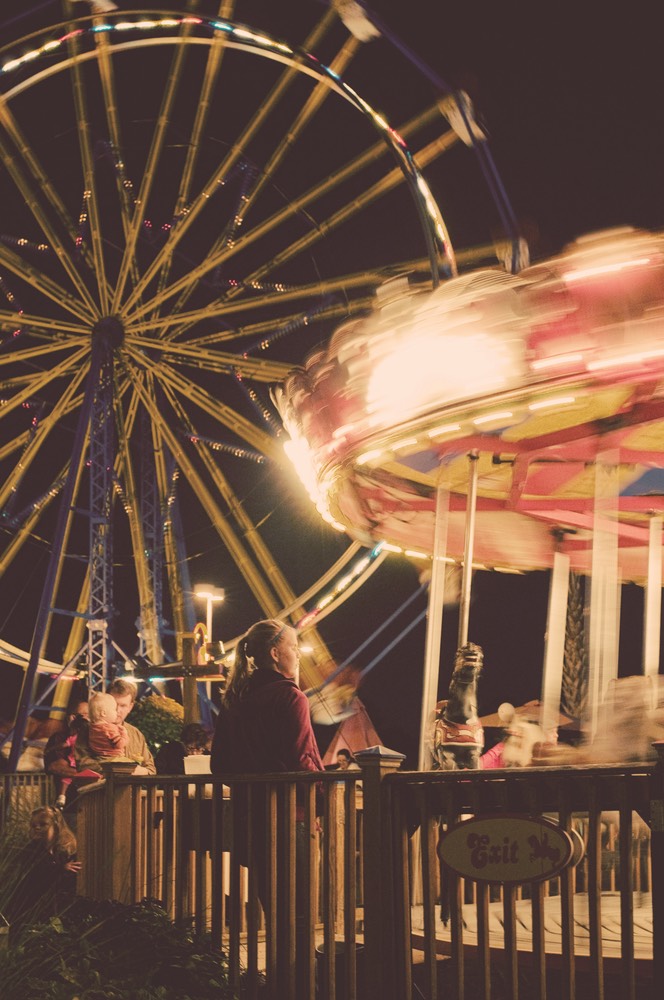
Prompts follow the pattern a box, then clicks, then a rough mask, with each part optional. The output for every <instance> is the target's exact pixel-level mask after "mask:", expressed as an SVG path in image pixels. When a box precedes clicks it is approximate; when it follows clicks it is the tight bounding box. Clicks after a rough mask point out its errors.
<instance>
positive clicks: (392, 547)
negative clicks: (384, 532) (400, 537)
mask: <svg viewBox="0 0 664 1000" xmlns="http://www.w3.org/2000/svg"><path fill="white" fill-rule="evenodd" d="M382 546H383V548H384V549H385V551H386V552H400V553H402V552H403V549H402V548H401V547H400V546H399V545H392V543H391V542H383V543H382Z"/></svg>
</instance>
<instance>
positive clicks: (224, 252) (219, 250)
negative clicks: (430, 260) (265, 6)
mask: <svg viewBox="0 0 664 1000" xmlns="http://www.w3.org/2000/svg"><path fill="white" fill-rule="evenodd" d="M439 117H440V110H439V108H438V106H437V105H432V106H431V107H430V108H428V109H427V110H426V111H425V112H422V113H421V114H419V115H416V116H415V117H414V118H412V119H411V120H410V121H409V122H408V123H407V124H406V125H405V126H404V127H403V128H402V129H400V130H399V134H400V135H402V136H403V137H404V138H406V137H408V136H409V135H411V134H415V133H416V132H418V131H419V130H420V129H422V128H424V127H425V126H426V125H428V124H429V123H430V122H431V121H433V120H434V119H436V118H439ZM458 142H459V138H458V136H457V134H456V132H453V131H452V130H450V129H448V130H447V131H445V132H443V133H442V134H441V135H440V136H439V137H438V138H437V139H435V140H434V141H432V142H431V143H429V144H428V145H427V146H426V147H425V148H424V149H423V150H422V151H421V152H420V153H418V154H417V157H416V159H417V164H418V167H419V168H420V169H421V168H423V167H425V166H427V165H428V164H429V163H431V162H432V161H433V160H434V159H435V158H436V157H437V156H440V155H441V154H442V153H444V152H446V151H447V150H449V149H451V148H452V147H453V146H454V145H456V144H457V143H458ZM387 153H388V147H387V146H386V144H385V142H384V141H382V140H379V141H377V142H375V143H374V144H373V145H372V146H371V147H370V148H369V149H367V150H366V151H365V152H364V153H362V154H361V155H359V156H357V157H355V158H354V159H353V160H351V161H350V162H349V163H348V164H346V166H345V167H342V168H340V169H339V170H335V171H334V173H332V174H330V175H329V176H328V177H326V178H325V179H324V180H322V181H321V182H320V183H318V184H316V185H314V186H313V187H312V188H310V189H309V190H308V191H306V192H305V193H304V194H302V195H300V196H299V197H297V198H294V199H292V200H291V201H290V202H289V204H288V205H286V206H285V207H284V208H282V209H280V210H279V211H277V212H274V213H273V214H272V215H271V216H269V217H268V218H267V219H265V220H264V221H263V222H261V223H259V224H258V225H256V226H254V227H253V228H252V229H250V230H249V231H248V232H246V233H245V234H244V235H243V236H241V237H240V238H239V239H238V240H236V241H235V242H234V244H233V246H232V247H228V246H226V245H225V243H222V242H219V243H216V244H215V246H214V247H213V248H212V250H211V251H210V253H208V254H207V255H206V258H205V260H204V261H201V263H200V264H199V265H198V266H197V267H195V268H193V269H191V270H190V271H189V273H188V274H187V275H185V276H183V277H181V278H179V279H177V280H176V281H175V282H173V283H172V284H171V285H169V286H168V287H167V288H165V289H163V291H162V292H160V293H159V294H158V295H155V296H154V298H153V299H151V300H149V301H148V302H146V303H144V304H143V305H142V306H140V307H138V308H136V309H134V310H133V311H132V313H131V316H132V321H133V320H136V319H139V318H140V317H141V316H143V315H145V313H146V312H148V311H149V310H151V309H153V308H155V307H161V306H162V305H163V304H164V303H165V302H166V301H168V299H169V298H172V297H173V295H177V294H180V297H179V298H178V299H177V300H176V303H175V306H174V308H173V309H172V310H171V314H177V313H178V312H179V310H180V309H181V308H182V306H183V305H184V303H185V302H186V300H187V298H188V297H189V295H190V294H191V291H192V290H193V287H194V285H195V282H196V281H199V280H200V279H201V278H203V277H205V275H206V274H209V272H210V271H212V270H214V269H215V268H218V267H220V266H221V265H222V264H225V263H226V262H227V261H228V260H230V259H231V258H232V257H234V256H235V255H237V254H239V253H240V252H241V251H243V250H246V249H247V248H249V247H250V246H251V245H252V244H254V243H256V242H257V241H258V240H260V239H264V238H266V237H267V236H269V235H271V234H272V233H273V232H274V230H275V229H277V228H279V227H281V226H284V225H285V224H286V223H287V222H288V221H290V220H291V219H292V218H294V217H295V216H296V215H298V214H301V213H302V212H304V211H305V210H306V209H308V208H309V207H310V206H311V205H312V204H313V203H314V202H316V201H318V200H319V199H321V198H322V197H323V196H325V195H329V194H330V193H331V192H332V191H334V190H335V189H336V188H337V187H338V186H339V185H341V184H342V183H344V182H345V181H347V180H348V179H349V178H351V177H352V176H353V175H355V174H357V173H358V172H359V171H361V170H364V169H366V168H367V167H369V166H371V164H373V163H374V162H376V161H377V160H378V159H380V158H381V157H383V156H386V155H387ZM402 180H403V174H402V172H401V170H400V169H399V168H398V167H397V168H394V169H393V170H391V171H390V172H389V173H388V174H387V175H386V176H385V177H384V178H383V179H382V180H381V181H380V182H378V183H376V184H374V185H373V186H372V187H371V188H370V189H368V191H367V192H365V196H364V197H363V198H362V199H358V200H354V201H352V202H350V203H348V204H347V205H346V206H344V208H343V209H341V210H340V211H339V212H338V213H337V215H336V216H335V221H334V223H333V224H330V223H329V221H328V223H327V225H326V228H325V234H323V233H322V232H320V231H319V230H318V229H317V230H316V232H315V233H314V234H313V235H312V234H310V235H309V242H308V243H304V242H302V245H301V246H300V247H298V248H297V250H296V252H297V253H299V252H301V251H302V250H304V249H306V248H307V247H308V246H310V245H313V244H314V243H315V242H316V241H317V240H318V239H320V238H321V237H322V236H323V235H326V234H327V233H329V232H331V231H332V229H333V228H335V227H336V226H338V225H340V224H341V223H342V222H343V221H346V220H347V219H349V218H352V216H353V215H354V213H355V212H357V211H359V210H360V209H361V208H364V207H367V206H368V205H369V204H370V203H372V202H373V201H375V200H376V199H377V198H379V197H381V196H382V195H384V194H387V193H389V192H390V191H392V190H393V189H394V188H395V187H396V186H397V185H398V184H399V183H400V182H401V181H402ZM286 252H287V251H286ZM290 256H294V253H293V254H289V255H288V257H290ZM288 257H284V258H283V259H288ZM252 278H253V279H254V280H257V274H254V275H251V276H249V277H246V276H245V279H244V283H245V284H247V283H248V282H249V281H250V280H251V279H252ZM227 297H230V293H229V295H228V296H227Z"/></svg>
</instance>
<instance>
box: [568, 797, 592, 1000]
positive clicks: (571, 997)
mask: <svg viewBox="0 0 664 1000" xmlns="http://www.w3.org/2000/svg"><path fill="white" fill-rule="evenodd" d="M570 801H571V789H570V785H569V781H565V780H562V781H561V782H560V786H559V791H558V802H559V809H558V813H559V822H560V825H561V826H562V827H563V829H568V828H569V825H570V823H571V809H570ZM573 888H574V887H573V883H572V872H571V870H570V869H569V868H566V869H565V871H564V872H562V874H561V875H560V919H561V932H562V933H561V936H562V967H561V983H560V991H561V1000H576V988H575V972H574V891H573ZM598 1000H599V998H598Z"/></svg>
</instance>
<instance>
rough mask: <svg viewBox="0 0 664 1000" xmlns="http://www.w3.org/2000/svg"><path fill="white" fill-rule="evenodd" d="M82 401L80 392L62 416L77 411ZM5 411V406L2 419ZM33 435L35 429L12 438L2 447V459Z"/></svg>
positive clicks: (1, 410) (23, 444)
mask: <svg viewBox="0 0 664 1000" xmlns="http://www.w3.org/2000/svg"><path fill="white" fill-rule="evenodd" d="M82 402H83V394H82V393H80V394H79V395H78V396H74V397H73V398H72V399H71V400H70V401H69V403H68V405H67V406H66V407H65V408H64V410H63V411H62V414H61V416H62V417H63V418H64V417H66V416H68V415H69V414H70V413H74V412H76V410H78V409H79V407H80V405H81V403H82ZM3 413H4V408H2V409H0V419H2V416H3ZM46 420H48V417H46ZM43 422H44V421H43V420H42V421H41V423H42V424H43ZM33 436H34V431H33V430H26V431H24V432H23V433H22V434H19V435H17V436H16V437H12V438H10V439H9V440H8V441H7V442H6V443H5V444H4V445H2V447H0V461H4V460H5V459H6V458H8V457H9V456H10V455H13V454H14V452H16V451H19V449H20V448H23V447H24V446H25V445H26V444H27V443H28V441H29V440H30V439H31V438H32V437H33Z"/></svg>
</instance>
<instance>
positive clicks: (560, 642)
mask: <svg viewBox="0 0 664 1000" xmlns="http://www.w3.org/2000/svg"><path fill="white" fill-rule="evenodd" d="M569 564H570V560H569V556H568V555H565V554H564V553H563V552H560V551H559V550H558V548H557V547H556V551H555V553H554V556H553V569H552V570H551V588H550V591H549V609H548V613H547V621H546V643H545V649H544V671H543V674H542V714H541V716H540V725H541V727H542V729H543V730H544V733H545V735H548V733H550V732H551V730H552V729H557V728H558V713H559V711H560V692H561V689H562V684H563V661H564V656H565V624H566V621H567V593H568V590H569Z"/></svg>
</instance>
